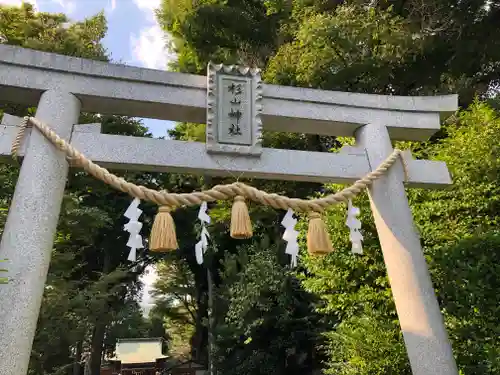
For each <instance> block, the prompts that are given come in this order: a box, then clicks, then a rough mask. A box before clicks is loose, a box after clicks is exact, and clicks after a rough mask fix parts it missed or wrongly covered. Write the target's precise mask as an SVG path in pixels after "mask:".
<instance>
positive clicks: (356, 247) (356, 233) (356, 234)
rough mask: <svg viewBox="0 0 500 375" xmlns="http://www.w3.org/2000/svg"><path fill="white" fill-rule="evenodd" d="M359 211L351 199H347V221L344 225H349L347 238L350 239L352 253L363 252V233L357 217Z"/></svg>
mask: <svg viewBox="0 0 500 375" xmlns="http://www.w3.org/2000/svg"><path fill="white" fill-rule="evenodd" d="M360 213H361V211H360V210H359V208H358V207H354V206H353V205H352V201H351V200H350V199H349V202H347V221H346V223H345V224H346V225H347V226H348V227H349V230H350V234H349V239H350V240H351V243H352V247H351V251H352V253H353V254H363V244H362V243H361V241H363V235H362V234H361V232H360V229H361V221H360V220H359V219H358V216H359V214H360Z"/></svg>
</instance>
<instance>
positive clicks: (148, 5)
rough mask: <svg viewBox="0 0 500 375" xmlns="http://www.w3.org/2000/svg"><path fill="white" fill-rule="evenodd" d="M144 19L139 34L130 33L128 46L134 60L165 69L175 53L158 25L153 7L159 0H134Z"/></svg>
mask: <svg viewBox="0 0 500 375" xmlns="http://www.w3.org/2000/svg"><path fill="white" fill-rule="evenodd" d="M134 3H135V5H136V6H137V7H138V8H139V10H140V11H141V13H142V14H143V15H144V18H145V19H146V25H145V26H144V27H143V28H142V29H141V30H140V31H139V35H137V34H131V35H130V48H131V53H132V57H133V59H134V61H136V62H138V63H140V64H141V65H142V66H144V67H146V68H151V69H166V68H167V65H168V63H169V62H170V61H172V60H174V59H175V54H174V53H172V51H171V49H170V41H169V40H168V38H167V37H166V35H165V33H164V32H163V30H162V29H161V28H160V25H158V21H157V20H156V17H155V9H157V8H158V7H159V6H160V0H134Z"/></svg>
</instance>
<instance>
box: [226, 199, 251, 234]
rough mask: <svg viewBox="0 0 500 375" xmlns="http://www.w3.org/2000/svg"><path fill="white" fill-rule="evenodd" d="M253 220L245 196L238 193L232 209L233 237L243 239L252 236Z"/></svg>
mask: <svg viewBox="0 0 500 375" xmlns="http://www.w3.org/2000/svg"><path fill="white" fill-rule="evenodd" d="M252 235H253V230H252V222H251V220H250V215H249V214H248V207H247V204H246V203H245V198H244V197H242V196H241V195H237V196H236V197H235V198H234V203H233V209H232V211H231V237H233V238H236V239H239V240H243V239H247V238H250V237H252Z"/></svg>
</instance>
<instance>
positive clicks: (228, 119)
mask: <svg viewBox="0 0 500 375" xmlns="http://www.w3.org/2000/svg"><path fill="white" fill-rule="evenodd" d="M207 86H208V93H207V95H208V96H207V151H209V152H219V153H235V154H244V155H260V153H261V136H262V130H261V129H262V122H261V118H260V114H261V112H262V105H261V100H262V82H261V77H260V71H259V70H258V69H250V68H242V67H239V66H224V65H213V64H209V66H208V85H207Z"/></svg>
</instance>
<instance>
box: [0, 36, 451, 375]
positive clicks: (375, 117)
mask: <svg viewBox="0 0 500 375" xmlns="http://www.w3.org/2000/svg"><path fill="white" fill-rule="evenodd" d="M225 83H231V85H233V84H236V86H238V87H240V88H241V87H242V88H243V90H240V93H243V94H242V95H243V96H242V98H240V99H238V100H237V99H232V100H231V103H232V104H238V105H241V106H242V107H241V112H240V110H239V109H238V110H237V111H236V112H233V109H231V108H232V107H231V105H232V104H229V102H227V100H229V96H228V95H229V94H228V92H227V91H225V90H222V88H223V87H227V86H224V84H225ZM234 89H235V87H234V86H233V91H234ZM207 91H208V99H207ZM230 91H231V90H230ZM233 100H234V102H233ZM0 101H8V102H13V103H19V104H27V105H32V106H37V112H36V118H37V119H39V120H41V121H43V122H45V123H47V124H48V125H49V126H51V127H52V129H53V130H54V131H56V132H57V133H58V134H59V136H61V137H62V138H64V139H66V140H68V141H69V142H70V143H71V145H73V146H74V147H75V148H77V149H78V150H80V151H81V152H82V153H83V154H85V155H86V156H87V157H88V158H89V159H91V160H93V161H94V162H96V163H97V164H99V165H101V166H104V167H107V168H111V169H129V170H130V169H135V170H141V171H157V172H166V171H170V172H187V173H203V174H213V175H227V174H228V173H241V172H245V173H246V176H248V177H253V178H265V179H280V180H294V181H314V182H324V183H327V182H335V183H351V182H354V181H356V180H358V179H360V178H362V177H363V176H364V175H365V174H366V173H368V172H369V171H371V170H372V169H374V168H375V167H376V166H377V165H379V164H380V163H381V162H382V161H383V160H384V159H385V158H386V157H387V156H388V155H389V154H391V153H392V152H393V147H392V144H391V140H426V139H428V137H429V136H430V135H432V134H433V133H435V132H436V131H437V130H439V128H440V116H441V115H442V114H444V115H446V114H449V113H452V112H454V111H455V110H456V109H457V102H458V99H457V96H456V95H450V96H438V97H398V96H383V95H369V94H353V93H342V92H334V91H323V90H314V89H307V88H296V87H285V86H275V85H265V84H263V83H262V82H260V75H259V74H258V72H255V71H239V70H238V69H229V68H227V69H226V68H221V67H212V69H209V72H208V81H207V77H204V76H195V75H189V74H180V73H171V72H164V71H156V70H149V69H142V68H135V67H129V66H123V65H115V64H109V63H103V62H96V61H90V60H84V59H79V58H73V57H67V56H60V55H56V54H50V53H43V52H37V51H33V50H27V49H22V48H18V47H12V46H5V45H0ZM238 108H240V107H238ZM226 110H227V111H229V110H230V112H229V113H227V112H225V111H226ZM80 111H87V112H98V113H102V114H119V115H128V116H136V117H148V118H156V119H164V120H175V121H189V122H196V123H203V122H207V123H208V125H207V144H204V143H195V142H181V141H173V140H158V139H146V138H137V137H126V136H117V135H105V134H101V133H100V126H99V124H91V125H76V123H77V121H78V117H79V114H80ZM235 113H236V115H235ZM235 119H236V120H238V121H237V123H234V122H232V120H235ZM240 121H241V122H240ZM19 122H20V119H19V118H16V117H13V116H8V115H4V117H3V120H2V125H1V126H0V159H1V161H4V162H7V161H8V160H10V150H11V145H12V142H13V140H14V138H15V136H16V134H17V132H18V130H19V128H18V126H19ZM235 124H236V125H235ZM261 127H263V128H264V129H266V130H272V131H279V132H297V133H308V134H320V135H335V136H355V137H356V147H349V148H345V149H344V150H342V151H341V152H340V153H336V154H335V153H319V152H303V151H293V150H277V149H267V148H262V147H261V145H260V131H261ZM227 130H229V132H226V131H227ZM29 133H30V130H29V129H28V131H27V135H26V136H25V139H24V141H23V144H22V147H21V152H20V154H21V156H23V157H24V158H23V163H22V167H21V171H20V175H19V179H18V181H17V185H16V190H15V194H14V197H13V200H12V204H11V207H10V210H9V214H8V218H7V223H6V225H5V230H4V233H3V237H2V241H1V243H0V258H6V259H8V262H7V264H6V267H7V268H8V271H9V278H10V282H9V284H7V285H2V286H0V375H25V374H26V372H27V368H28V362H29V357H30V352H31V345H32V341H33V337H34V333H35V329H36V324H37V318H38V314H39V309H40V304H41V300H42V295H43V291H44V283H45V280H46V276H47V271H48V267H49V263H50V254H51V249H52V246H53V240H54V235H55V231H56V225H57V221H58V217H59V213H60V208H61V201H62V197H63V192H64V186H65V183H66V178H67V173H68V164H67V162H66V160H65V157H64V155H63V154H62V153H61V152H59V151H56V149H55V148H54V147H53V145H51V144H50V143H49V142H48V141H47V140H46V139H45V138H44V137H43V135H41V134H40V133H39V132H38V131H37V130H36V129H34V130H31V134H29ZM228 134H230V135H234V136H235V137H234V138H231V137H228ZM405 164H406V170H407V171H406V172H407V173H406V174H407V175H406V181H405V175H404V172H403V168H402V165H401V163H400V162H399V161H398V162H397V163H396V165H394V166H393V167H392V168H391V169H390V170H389V171H388V173H387V174H386V175H384V176H383V177H382V178H380V179H378V180H376V181H375V182H374V183H373V185H372V186H371V187H370V188H369V197H370V201H371V206H372V211H373V215H374V218H375V224H376V226H377V230H378V234H379V238H380V243H381V246H382V251H383V255H384V259H385V263H386V266H387V272H388V276H389V280H390V283H391V288H392V293H393V296H394V301H395V304H396V308H397V312H398V316H399V321H400V324H401V329H402V331H403V334H404V340H405V344H406V348H407V352H408V356H409V359H410V363H411V367H412V371H413V374H414V375H431V374H432V375H457V368H456V364H455V360H454V358H453V354H452V350H451V346H450V343H449V340H448V337H447V333H446V330H445V328H444V323H443V318H442V315H441V313H440V309H439V306H438V302H437V300H436V297H435V294H434V289H433V287H432V282H431V279H430V276H429V272H428V269H427V265H426V262H425V259H424V256H423V253H422V248H421V245H420V240H419V236H418V234H417V231H416V229H415V226H414V223H413V218H412V215H411V211H410V207H409V205H408V200H407V197H406V193H405V190H404V184H403V182H405V183H406V185H407V186H408V187H425V188H435V187H438V188H439V187H443V186H446V185H449V184H451V179H450V176H449V173H448V169H447V167H446V165H445V164H444V163H442V162H437V161H426V160H413V159H412V158H411V155H408V154H407V155H406V156H405Z"/></svg>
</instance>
